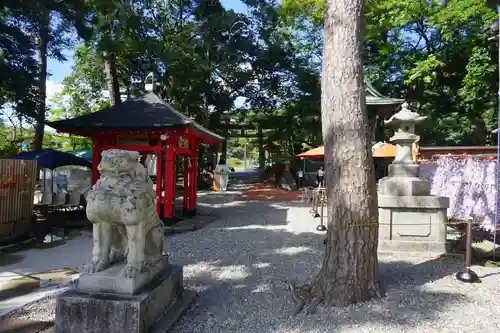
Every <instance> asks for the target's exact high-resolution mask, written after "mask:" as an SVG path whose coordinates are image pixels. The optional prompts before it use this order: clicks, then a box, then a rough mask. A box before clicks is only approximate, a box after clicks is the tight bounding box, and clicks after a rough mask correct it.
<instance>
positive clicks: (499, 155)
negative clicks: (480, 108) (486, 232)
mask: <svg viewBox="0 0 500 333" xmlns="http://www.w3.org/2000/svg"><path fill="white" fill-rule="evenodd" d="M497 13H498V85H499V86H498V112H497V118H498V119H497V121H498V126H497V165H496V168H495V181H496V183H495V187H496V194H495V228H494V230H493V252H492V257H493V258H492V259H493V261H495V260H496V248H497V232H498V199H499V193H498V190H499V186H498V181H499V180H500V179H499V175H498V172H499V171H500V4H498V5H497Z"/></svg>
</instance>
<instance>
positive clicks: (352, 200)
mask: <svg viewBox="0 0 500 333" xmlns="http://www.w3.org/2000/svg"><path fill="white" fill-rule="evenodd" d="M326 3H327V12H326V14H325V15H326V16H325V24H324V50H323V73H322V82H321V90H322V97H321V99H322V104H321V111H322V123H323V140H324V145H325V170H326V174H325V181H326V186H327V196H328V204H327V207H328V232H327V242H326V245H327V246H326V253H325V257H324V260H323V266H322V268H321V269H320V272H319V273H318V275H317V276H316V277H315V279H314V280H313V282H312V284H311V286H310V290H309V293H310V294H311V296H313V297H321V298H322V299H323V302H324V304H325V305H327V306H347V305H349V304H352V303H357V302H363V301H367V300H369V299H372V298H379V297H382V295H383V292H382V289H381V286H380V283H379V268H378V257H377V247H378V226H377V225H374V222H376V221H378V209H377V191H376V183H375V173H374V165H373V159H372V153H371V142H370V141H371V132H370V127H369V125H368V115H367V110H366V105H365V92H364V89H363V66H362V43H363V23H364V22H363V13H364V8H363V7H364V1H363V0H327V1H326Z"/></svg>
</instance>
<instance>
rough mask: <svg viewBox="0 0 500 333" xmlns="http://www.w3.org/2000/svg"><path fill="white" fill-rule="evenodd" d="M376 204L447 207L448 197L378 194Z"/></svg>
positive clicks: (385, 205) (403, 206)
mask: <svg viewBox="0 0 500 333" xmlns="http://www.w3.org/2000/svg"><path fill="white" fill-rule="evenodd" d="M378 206H379V207H383V208H422V209H425V208H432V209H434V208H437V209H440V208H441V209H442V208H446V209H447V208H448V207H450V199H449V198H447V197H437V196H432V195H430V196H392V195H382V194H379V195H378Z"/></svg>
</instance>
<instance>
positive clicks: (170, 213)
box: [163, 137, 176, 219]
mask: <svg viewBox="0 0 500 333" xmlns="http://www.w3.org/2000/svg"><path fill="white" fill-rule="evenodd" d="M170 139H175V137H174V138H169V142H168V144H167V148H166V149H165V169H164V170H165V174H164V176H163V177H164V181H165V204H164V206H163V218H165V219H169V218H172V217H174V213H175V185H176V184H175V178H176V177H175V150H174V149H175V148H174V143H175V140H170Z"/></svg>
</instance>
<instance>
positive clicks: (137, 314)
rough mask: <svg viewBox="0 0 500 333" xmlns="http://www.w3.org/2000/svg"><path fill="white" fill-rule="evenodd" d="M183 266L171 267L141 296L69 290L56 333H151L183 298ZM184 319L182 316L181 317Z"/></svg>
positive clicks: (60, 300)
mask: <svg viewBox="0 0 500 333" xmlns="http://www.w3.org/2000/svg"><path fill="white" fill-rule="evenodd" d="M182 283H183V274H182V267H181V266H177V265H168V267H167V268H166V269H165V270H164V271H163V272H162V273H161V274H160V275H158V276H157V277H156V278H155V279H154V280H153V281H152V282H151V283H150V284H149V285H147V286H146V288H145V289H144V290H143V291H142V292H141V293H139V294H137V295H124V294H110V293H84V292H81V291H78V290H69V291H67V292H65V293H63V294H61V295H59V297H58V298H57V306H56V320H55V330H54V331H55V333H97V332H106V333H151V332H155V330H156V328H155V327H156V326H158V325H159V323H161V322H162V320H164V317H165V316H169V314H170V312H171V311H173V313H175V307H176V304H177V303H178V302H181V303H182V299H183V293H184V290H183V286H182ZM177 316H180V314H177Z"/></svg>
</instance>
